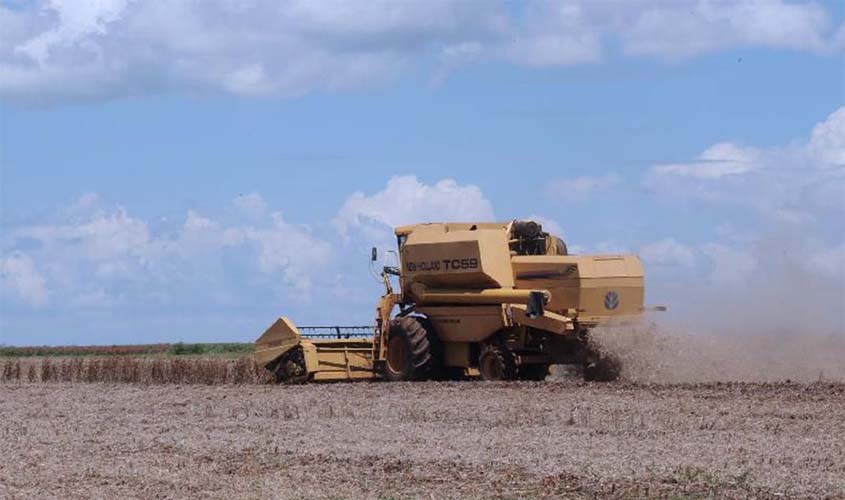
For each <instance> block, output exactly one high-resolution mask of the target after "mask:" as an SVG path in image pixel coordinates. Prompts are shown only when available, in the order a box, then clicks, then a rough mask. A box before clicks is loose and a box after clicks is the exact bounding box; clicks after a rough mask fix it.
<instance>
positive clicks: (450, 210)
mask: <svg viewBox="0 0 845 500" xmlns="http://www.w3.org/2000/svg"><path fill="white" fill-rule="evenodd" d="M485 220H486V221H491V220H495V216H494V214H493V205H492V204H491V203H490V201H489V200H488V199H487V198H485V197H484V194H483V193H482V192H481V189H480V188H479V187H477V186H474V185H472V184H467V185H460V184H458V183H457V182H456V181H454V180H452V179H443V180H441V181H438V182H437V183H435V184H431V185H429V184H425V183H422V182H420V181H419V180H418V179H417V177H416V176H413V175H405V176H396V177H392V178H391V179H390V180H389V181H387V185H386V186H385V187H384V189H382V190H381V191H379V192H377V193H374V194H372V195H367V194H366V193H362V192H356V193H354V194H352V195H351V196H349V197H348V198H347V199H346V201H345V202H344V203H343V206H341V208H340V210H339V211H338V213H337V215H336V216H335V218H334V220H333V223H334V225H335V227H336V228H337V230H338V231H339V232H340V233H341V235H343V236H348V235H349V234H350V232H352V231H363V232H364V233H365V234H366V235H368V236H370V237H379V236H383V234H384V233H385V232H386V231H387V232H389V230H390V229H391V228H393V227H396V226H402V225H405V224H414V223H417V222H420V221H429V222H454V221H485Z"/></svg>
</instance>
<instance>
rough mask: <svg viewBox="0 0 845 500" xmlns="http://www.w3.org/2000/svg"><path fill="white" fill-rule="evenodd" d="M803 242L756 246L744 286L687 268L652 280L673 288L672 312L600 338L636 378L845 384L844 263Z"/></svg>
mask: <svg viewBox="0 0 845 500" xmlns="http://www.w3.org/2000/svg"><path fill="white" fill-rule="evenodd" d="M804 241H809V239H807V240H804ZM801 242H802V239H801V238H790V239H788V240H787V239H784V238H769V239H766V240H764V241H758V242H756V243H755V244H754V245H752V248H751V250H749V252H748V254H749V256H750V257H751V261H752V262H753V270H752V271H751V272H748V273H747V274H746V275H742V276H738V279H737V280H736V281H734V282H725V281H724V280H722V281H714V280H712V279H708V275H706V274H705V275H700V276H693V275H687V276H685V275H683V274H681V273H677V274H672V275H671V276H658V277H657V278H656V279H653V280H651V281H647V287H646V291H647V295H648V293H649V287H653V288H656V289H657V290H661V289H663V290H664V291H665V290H670V291H671V293H664V298H666V297H668V300H667V301H666V302H667V304H666V305H668V306H669V308H670V311H669V312H668V313H662V314H661V313H650V314H649V315H648V316H647V317H646V318H644V320H643V322H642V323H640V324H636V325H627V326H621V327H613V328H604V329H597V330H596V331H594V332H593V338H594V340H595V342H596V343H597V344H598V345H599V346H600V347H601V349H603V350H605V351H608V352H611V353H613V354H614V355H616V356H618V357H619V358H620V359H621V360H622V363H623V371H622V377H623V378H625V379H628V380H632V381H642V382H707V381H749V382H758V381H759V382H768V381H784V380H792V381H801V382H812V381H819V380H822V381H845V283H843V277H845V272H843V271H844V270H843V269H842V262H843V260H842V258H841V257H840V258H839V260H836V259H835V255H834V259H833V260H831V259H830V257H829V256H830V255H831V252H826V253H825V252H824V251H820V250H819V249H818V247H816V248H809V245H807V244H802V243H801ZM819 255H826V256H828V260H820V259H819V258H818V257H815V256H819ZM646 275H647V278H648V277H649V269H648V266H647V267H646ZM710 276H712V275H710ZM668 280H671V282H669V281H668Z"/></svg>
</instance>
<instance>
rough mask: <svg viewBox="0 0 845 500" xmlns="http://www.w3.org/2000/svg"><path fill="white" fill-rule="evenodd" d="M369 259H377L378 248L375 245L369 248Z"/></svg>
mask: <svg viewBox="0 0 845 500" xmlns="http://www.w3.org/2000/svg"><path fill="white" fill-rule="evenodd" d="M370 260H371V261H373V262H375V261H377V260H378V249H377V248H376V247H373V248H372V250H370Z"/></svg>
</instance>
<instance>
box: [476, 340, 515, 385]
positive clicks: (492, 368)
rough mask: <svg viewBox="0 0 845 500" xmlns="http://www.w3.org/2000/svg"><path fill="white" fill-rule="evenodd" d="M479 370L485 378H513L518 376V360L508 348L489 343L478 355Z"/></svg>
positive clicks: (493, 379)
mask: <svg viewBox="0 0 845 500" xmlns="http://www.w3.org/2000/svg"><path fill="white" fill-rule="evenodd" d="M478 371H479V372H480V373H481V378H482V379H483V380H490V381H495V380H513V379H514V378H515V377H516V360H515V359H514V355H513V353H512V352H510V351H509V350H507V349H506V348H504V347H500V346H497V345H487V346H484V348H483V349H482V350H481V354H480V355H479V356H478Z"/></svg>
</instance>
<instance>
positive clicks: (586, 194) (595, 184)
mask: <svg viewBox="0 0 845 500" xmlns="http://www.w3.org/2000/svg"><path fill="white" fill-rule="evenodd" d="M621 182H622V177H621V176H619V174H615V173H610V174H605V175H599V176H590V175H583V176H580V177H573V178H571V179H555V180H553V181H551V182H550V183H549V184H548V185H547V187H546V193H547V194H548V195H549V196H550V197H551V198H553V199H554V200H555V201H563V202H583V201H587V200H588V199H590V197H591V196H593V195H594V194H595V193H597V192H600V191H604V190H606V189H610V188H612V187H614V186H616V185H618V184H619V183H621Z"/></svg>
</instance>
